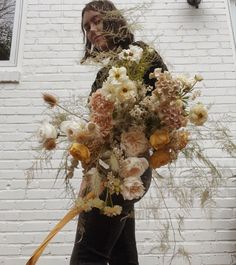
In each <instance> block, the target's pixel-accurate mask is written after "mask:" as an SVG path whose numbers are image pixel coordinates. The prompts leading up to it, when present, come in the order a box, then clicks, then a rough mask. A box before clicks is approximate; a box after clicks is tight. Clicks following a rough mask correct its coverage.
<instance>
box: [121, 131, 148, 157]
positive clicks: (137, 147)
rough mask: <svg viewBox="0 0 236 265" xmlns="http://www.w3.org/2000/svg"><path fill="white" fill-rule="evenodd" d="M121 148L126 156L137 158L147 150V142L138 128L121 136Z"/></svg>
mask: <svg viewBox="0 0 236 265" xmlns="http://www.w3.org/2000/svg"><path fill="white" fill-rule="evenodd" d="M121 146H122V147H123V149H124V150H125V152H126V154H127V155H128V156H138V155H139V154H142V153H144V152H145V151H147V149H148V140H147V138H146V137H145V134H144V133H143V132H142V131H141V130H140V129H139V128H131V129H130V130H129V131H128V132H123V133H122V134H121Z"/></svg>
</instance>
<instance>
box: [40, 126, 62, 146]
mask: <svg viewBox="0 0 236 265" xmlns="http://www.w3.org/2000/svg"><path fill="white" fill-rule="evenodd" d="M37 136H38V139H39V142H40V143H44V142H45V141H46V140H48V139H56V138H57V130H56V128H55V127H54V126H53V125H52V124H50V123H49V122H43V124H42V125H41V126H40V127H39V129H38V132H37Z"/></svg>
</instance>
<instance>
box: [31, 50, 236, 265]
mask: <svg viewBox="0 0 236 265" xmlns="http://www.w3.org/2000/svg"><path fill="white" fill-rule="evenodd" d="M155 56H156V54H155V51H154V50H153V49H152V48H150V47H149V46H145V47H143V48H142V47H139V46H134V45H130V47H129V49H125V50H121V51H120V53H119V54H118V56H117V54H116V55H115V58H112V56H111V58H110V60H109V61H108V62H107V69H109V72H108V75H107V78H106V79H105V81H104V82H103V83H102V85H101V87H100V88H99V89H98V90H96V91H95V92H94V93H92V94H91V96H90V98H89V100H88V102H87V104H86V105H87V106H86V107H87V110H85V108H84V106H81V102H79V103H78V102H76V103H75V104H74V105H73V104H71V103H69V104H66V103H64V104H61V103H60V101H59V100H58V98H57V97H55V96H53V95H51V94H48V93H45V94H43V99H44V101H45V102H46V103H47V104H48V105H49V107H50V108H52V111H53V114H52V115H51V121H50V122H43V123H42V125H41V126H40V128H39V129H38V132H37V135H38V138H39V142H40V144H41V145H40V149H41V150H42V153H43V155H42V156H41V157H42V158H43V159H44V160H45V161H50V159H51V156H50V153H51V152H54V151H55V150H57V149H60V150H61V149H62V150H63V151H64V155H63V158H62V162H61V165H60V167H59V171H60V172H61V171H62V172H63V175H64V176H65V179H66V183H68V182H69V180H70V179H71V178H73V176H74V174H75V169H77V168H82V172H83V181H82V185H81V190H80V193H79V196H78V198H76V201H75V205H74V207H72V209H71V210H70V211H69V212H68V213H67V214H66V216H65V217H64V218H63V219H62V220H61V221H60V222H59V223H58V224H57V225H56V227H55V228H54V229H53V230H52V231H51V232H50V234H49V235H48V236H47V237H46V239H45V240H44V241H43V243H42V244H41V245H40V246H39V248H38V249H37V250H36V251H35V252H34V254H33V256H32V257H31V258H30V260H29V261H28V262H27V265H34V264H35V263H36V262H37V260H38V258H39V257H40V255H41V254H42V252H43V250H44V249H45V247H46V246H47V244H48V243H49V241H50V240H51V239H52V238H53V237H54V236H55V235H56V233H57V232H58V231H59V230H60V229H62V227H63V226H64V225H65V224H66V223H67V222H69V221H70V220H71V219H72V218H73V217H75V216H76V215H78V214H79V213H81V212H82V211H90V210H91V209H92V208H98V209H100V211H101V213H102V214H105V215H107V216H110V217H112V216H116V215H119V214H121V212H122V205H119V203H117V201H119V200H115V201H116V204H115V203H114V202H113V200H114V198H115V196H119V197H122V198H123V200H139V199H140V198H141V197H142V196H143V195H144V193H145V192H146V190H145V185H144V183H143V181H142V176H143V175H144V174H145V172H146V171H147V170H148V168H152V169H153V170H156V171H154V172H159V170H158V169H159V168H161V167H163V166H168V169H169V173H170V174H169V175H170V178H169V180H167V186H170V187H171V190H172V193H173V195H174V198H175V199H176V201H178V203H179V204H180V206H181V207H186V208H189V207H190V206H189V205H190V204H191V201H192V196H193V194H194V193H197V194H198V195H200V198H201V205H202V206H204V205H206V202H207V201H209V200H211V198H212V196H213V190H212V188H213V189H214V188H216V187H217V185H218V184H219V179H220V178H221V176H222V175H221V172H220V170H219V169H218V168H217V167H215V165H214V163H212V162H211V161H210V159H208V157H207V156H205V155H204V154H203V152H202V150H201V146H200V145H199V144H198V143H197V141H198V140H204V137H205V136H204V135H202V134H201V133H200V132H199V129H198V128H199V126H202V125H204V123H205V122H206V121H207V119H208V111H207V108H206V107H205V106H204V105H203V104H201V103H200V102H196V103H195V101H196V98H197V97H198V96H199V95H200V94H199V92H198V91H196V90H195V89H194V86H195V85H196V83H197V82H200V81H202V77H201V76H200V75H195V76H194V77H193V78H187V77H186V76H183V75H176V76H174V75H172V74H171V73H170V72H168V71H164V72H163V71H162V69H160V68H156V69H154V71H153V72H151V73H150V75H149V78H150V79H152V81H153V82H152V83H153V84H154V86H149V85H147V84H146V83H145V82H144V78H143V77H144V74H145V73H146V71H147V69H148V68H149V66H150V65H149V62H150V61H152V59H153V57H155ZM101 58H102V57H101ZM82 105H83V104H82ZM54 110H55V111H54ZM214 124H216V125H217V126H218V125H219V123H214ZM204 129H206V130H207V131H208V132H209V133H208V136H209V137H210V139H214V140H216V141H217V143H218V144H220V145H221V148H223V149H225V150H226V151H227V152H228V153H229V154H230V156H232V157H235V150H236V148H235V144H234V143H233V142H232V140H231V138H230V136H229V134H228V131H227V130H226V129H225V128H223V127H222V126H220V127H219V128H218V127H217V128H210V127H209V128H207V127H206V126H204ZM214 130H216V131H217V134H216V135H214V133H213V131H214ZM193 132H194V136H193V137H191V135H192V133H193ZM194 137H196V138H197V141H194V140H192V138H194ZM222 146H223V147H222ZM180 153H182V155H183V157H185V158H186V163H187V164H188V162H189V161H190V164H191V163H194V166H193V167H192V166H191V172H194V179H191V183H190V186H191V187H190V186H189V185H188V183H187V190H186V191H185V190H181V189H180V188H178V187H177V186H175V185H174V184H173V183H172V182H173V176H172V173H171V170H170V166H171V165H172V164H174V161H176V160H177V159H178V156H179V155H180ZM195 158H196V160H195ZM197 160H198V161H199V163H198V162H197ZM187 164H186V165H187ZM201 164H203V165H204V167H206V168H207V169H208V170H209V172H208V173H209V174H208V173H206V172H205V168H204V167H202V165H201ZM41 167H42V166H41ZM32 169H33V170H32ZM30 171H34V166H32V168H31V169H30ZM157 175H158V176H159V177H161V178H159V180H160V181H161V179H164V178H162V176H161V175H160V174H159V173H157ZM202 175H204V176H205V177H206V178H205V179H204V180H202ZM154 176H155V175H154ZM198 181H199V183H198ZM204 181H205V182H204ZM157 182H158V180H155V184H156V186H157V188H158V192H160V194H161V198H163V199H164V196H163V193H162V192H161V189H160V186H158V184H157ZM197 184H199V185H197ZM189 187H190V190H189ZM164 203H165V202H164ZM181 220H182V217H181V216H180V221H181ZM170 223H171V217H170ZM171 227H173V226H172V225H171ZM166 233H168V231H166ZM163 238H164V239H165V238H167V239H168V236H166V235H165V234H164V236H163ZM164 239H163V240H164ZM163 240H162V239H161V240H160V242H161V248H162V249H163V250H164V252H166V251H168V249H169V245H168V242H164V241H165V240H164V241H163ZM179 253H184V254H183V255H184V256H187V254H186V252H185V251H182V249H180V250H178V251H176V246H175V245H174V249H173V255H172V259H173V258H174V257H175V256H176V255H178V254H179Z"/></svg>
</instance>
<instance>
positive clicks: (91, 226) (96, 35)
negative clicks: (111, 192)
mask: <svg viewBox="0 0 236 265" xmlns="http://www.w3.org/2000/svg"><path fill="white" fill-rule="evenodd" d="M81 26H82V31H83V33H84V36H85V39H86V45H85V55H84V58H83V59H82V62H84V61H85V60H86V59H87V58H95V57H98V56H99V55H100V54H102V55H103V54H106V53H107V54H111V53H112V54H118V53H119V52H120V51H121V50H122V49H127V48H129V45H130V44H132V45H137V46H141V47H142V48H144V47H147V45H146V44H145V43H143V42H134V35H133V34H132V33H131V32H130V30H129V28H128V25H127V22H126V21H125V19H124V17H123V16H122V15H121V14H120V13H119V11H118V10H117V9H116V7H115V6H114V4H113V3H112V2H110V1H107V0H105V1H104V0H98V1H92V2H89V3H88V4H87V5H86V6H85V8H84V9H83V11H82V23H81ZM155 68H162V70H167V68H166V66H165V64H164V63H163V61H162V59H161V57H160V56H159V55H158V53H156V52H154V56H152V60H151V61H150V64H149V66H148V69H147V70H146V72H145V74H144V77H143V78H144V82H145V83H146V84H147V85H151V86H153V85H154V83H153V81H152V80H150V79H149V74H150V73H151V72H152V71H153V70H154V69H155ZM109 69H110V68H109V67H104V68H102V69H101V70H100V71H99V72H98V74H97V77H96V80H95V82H94V83H93V85H92V91H91V93H93V92H95V91H96V90H97V89H99V88H100V87H101V85H102V83H103V82H104V81H105V79H106V78H107V76H108V71H109ZM141 179H142V181H143V183H144V187H145V192H147V190H148V188H149V186H150V182H151V169H150V168H149V169H147V170H146V171H145V172H144V174H143V175H142V176H141ZM86 185H87V183H85V182H84V181H83V183H82V187H84V186H85V187H86ZM82 193H83V188H82V191H81V194H82ZM103 196H104V193H102V194H101V197H102V198H103ZM136 201H137V200H131V201H129V200H124V199H123V198H122V196H121V195H118V196H117V195H116V196H115V197H114V198H113V202H114V203H115V204H119V205H122V208H123V211H122V214H121V215H119V216H115V217H108V216H105V215H102V214H100V213H99V210H97V209H93V210H92V211H90V212H87V213H83V214H81V215H80V217H79V223H78V224H79V225H78V230H77V234H76V239H75V245H74V249H73V252H72V255H71V261H70V265H106V264H110V265H138V264H139V263H138V254H137V248H136V240H135V219H134V214H133V213H134V203H135V202H136ZM81 223H82V224H83V225H82V227H83V229H84V231H81V229H79V228H80V227H81V226H80V224H81Z"/></svg>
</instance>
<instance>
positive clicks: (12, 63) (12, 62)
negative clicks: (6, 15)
mask: <svg viewBox="0 0 236 265" xmlns="http://www.w3.org/2000/svg"><path fill="white" fill-rule="evenodd" d="M22 11H23V0H16V6H15V15H14V24H13V32H12V42H11V52H10V58H9V60H3V61H2V60H1V61H0V71H1V70H2V69H1V68H2V67H4V68H5V67H7V68H8V70H9V67H16V66H17V62H18V55H19V43H20V31H21V22H22Z"/></svg>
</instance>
